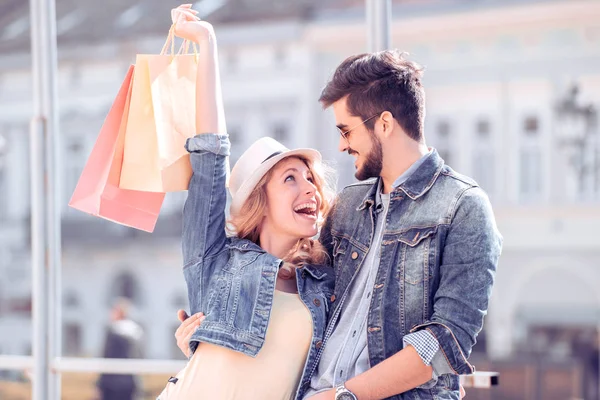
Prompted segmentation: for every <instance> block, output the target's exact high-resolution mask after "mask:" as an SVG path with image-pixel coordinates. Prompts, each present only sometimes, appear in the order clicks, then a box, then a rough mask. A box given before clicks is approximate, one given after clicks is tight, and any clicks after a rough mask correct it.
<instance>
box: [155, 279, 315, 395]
mask: <svg viewBox="0 0 600 400" xmlns="http://www.w3.org/2000/svg"><path fill="white" fill-rule="evenodd" d="M312 330H313V327H312V319H311V316H310V312H309V311H308V309H307V308H306V306H305V305H304V303H302V300H300V297H299V296H298V294H294V293H285V292H280V291H279V290H276V291H275V296H274V298H273V308H272V310H271V317H270V319H269V326H268V328H267V335H266V338H265V343H264V345H263V348H262V349H261V350H260V351H259V352H258V355H257V356H256V357H254V358H253V357H250V356H247V355H245V354H242V353H239V352H237V351H233V350H230V349H227V348H224V347H221V346H217V345H214V344H210V343H200V345H198V348H197V349H196V352H195V353H194V355H193V356H192V358H191V360H190V361H189V363H188V365H187V366H186V367H185V368H184V369H183V370H182V371H181V372H179V374H177V376H176V378H177V382H176V383H171V382H169V383H167V386H166V387H165V389H164V390H163V392H162V393H161V394H160V395H159V397H158V399H157V400H173V399H178V400H209V399H210V400H234V399H235V400H239V399H245V400H259V399H260V400H284V399H285V400H287V399H293V398H294V395H295V394H296V388H297V386H298V383H299V381H300V378H301V376H302V371H303V369H304V364H305V361H306V357H307V355H308V350H309V347H310V342H311V340H312Z"/></svg>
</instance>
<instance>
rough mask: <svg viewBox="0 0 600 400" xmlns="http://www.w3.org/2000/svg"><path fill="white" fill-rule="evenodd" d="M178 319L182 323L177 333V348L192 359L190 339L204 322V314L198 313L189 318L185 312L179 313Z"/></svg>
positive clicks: (180, 311)
mask: <svg viewBox="0 0 600 400" xmlns="http://www.w3.org/2000/svg"><path fill="white" fill-rule="evenodd" d="M177 318H178V319H179V320H180V321H181V325H179V328H177V330H176V331H175V339H177V347H179V350H181V352H182V353H183V354H184V355H185V356H186V357H187V358H190V338H191V337H192V334H193V333H194V332H195V331H196V328H198V327H199V326H200V324H202V321H204V318H206V317H205V316H204V314H203V313H197V314H194V315H192V316H191V317H188V315H187V313H186V312H185V311H184V310H179V311H177Z"/></svg>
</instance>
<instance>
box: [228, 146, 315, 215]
mask: <svg viewBox="0 0 600 400" xmlns="http://www.w3.org/2000/svg"><path fill="white" fill-rule="evenodd" d="M293 156H301V157H303V158H306V159H308V160H309V161H310V162H311V163H313V164H314V163H315V162H321V160H322V157H321V153H319V152H318V151H317V150H315V149H295V150H288V151H284V152H283V153H281V154H278V155H276V156H274V157H271V158H269V159H267V160H266V161H264V162H263V163H262V164H260V166H259V167H258V168H257V169H256V170H255V171H254V172H253V173H252V175H250V177H248V179H246V181H245V182H244V183H243V184H242V185H241V186H240V188H239V189H238V191H237V192H236V194H235V196H233V198H232V199H231V206H230V207H229V213H230V214H231V215H236V214H238V213H239V212H240V210H241V209H242V206H243V205H244V203H245V202H246V200H248V197H250V194H251V193H252V191H253V190H254V188H255V187H256V185H257V184H258V182H260V180H261V179H262V177H263V176H265V174H266V173H267V172H269V170H270V169H271V168H273V167H274V166H275V164H277V163H278V162H279V161H281V160H283V159H284V158H288V157H293Z"/></svg>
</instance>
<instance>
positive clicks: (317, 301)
mask: <svg viewBox="0 0 600 400" xmlns="http://www.w3.org/2000/svg"><path fill="white" fill-rule="evenodd" d="M313 303H315V306H317V307H321V300H319V299H314V300H313Z"/></svg>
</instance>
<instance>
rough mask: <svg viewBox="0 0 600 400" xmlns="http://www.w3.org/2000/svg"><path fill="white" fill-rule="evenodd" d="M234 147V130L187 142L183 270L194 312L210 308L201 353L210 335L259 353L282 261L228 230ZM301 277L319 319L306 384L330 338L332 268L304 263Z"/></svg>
mask: <svg viewBox="0 0 600 400" xmlns="http://www.w3.org/2000/svg"><path fill="white" fill-rule="evenodd" d="M229 148H230V143H229V138H228V136H227V135H216V134H202V135H197V136H196V137H194V138H192V139H188V141H187V143H186V149H187V150H188V151H189V152H190V153H191V154H190V160H191V164H192V170H193V175H192V178H191V181H190V185H189V191H188V197H187V200H186V202H185V206H184V211H183V214H184V215H183V260H184V269H183V273H184V276H185V280H186V283H187V288H188V297H189V302H190V311H191V312H192V313H197V312H203V313H204V314H205V315H206V319H205V320H204V322H203V323H202V324H201V325H200V327H199V328H198V329H197V330H196V331H195V332H194V334H193V335H192V337H191V339H190V349H191V351H192V352H194V351H195V349H196V348H197V346H198V342H208V343H213V344H217V345H220V346H223V347H226V348H229V349H232V350H235V351H239V352H241V353H244V354H247V355H248V356H251V357H255V356H256V355H257V354H258V352H259V351H260V349H261V347H262V346H263V344H264V341H265V335H266V332H267V326H268V325H269V316H270V313H271V306H272V304H273V294H274V290H275V281H276V279H277V272H278V270H279V267H280V265H281V264H282V261H281V260H280V259H278V258H276V257H274V256H272V255H270V254H269V253H267V252H266V251H264V250H263V249H262V248H261V247H259V246H258V245H256V244H254V243H253V242H251V241H249V240H243V239H239V238H236V237H227V235H226V231H225V204H226V202H227V197H226V192H225V190H226V189H225V180H226V176H227V163H226V156H228V155H229ZM296 281H297V286H298V293H299V295H300V298H301V300H302V302H303V303H304V304H305V305H306V307H307V308H308V310H309V311H310V314H311V317H312V321H313V337H312V345H311V347H310V351H309V354H308V356H307V359H306V363H305V368H304V371H305V373H304V374H303V376H302V378H301V383H304V382H308V381H309V379H310V376H309V374H308V373H307V372H306V371H310V370H312V369H314V364H315V363H316V355H317V353H318V351H319V349H320V347H321V345H322V343H323V340H324V338H323V335H324V331H325V326H326V323H327V314H328V311H329V307H330V304H331V298H332V297H331V296H332V295H333V284H334V277H333V269H332V268H331V267H329V266H315V265H306V266H304V267H302V268H301V269H299V270H298V272H297V274H296ZM290 345H291V346H293V343H291V344H290ZM301 386H302V385H299V388H300V387H301Z"/></svg>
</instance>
